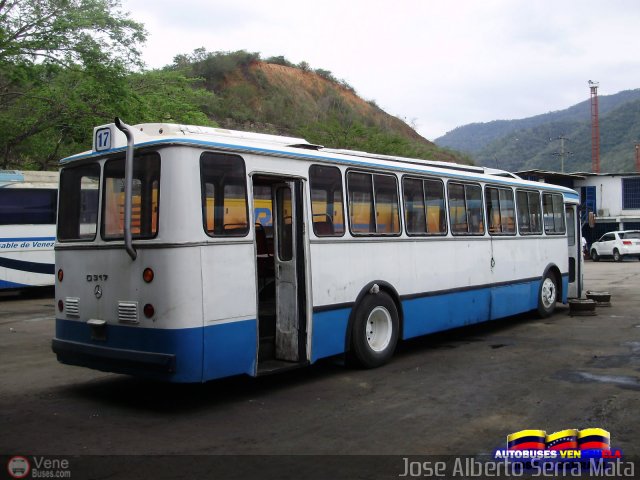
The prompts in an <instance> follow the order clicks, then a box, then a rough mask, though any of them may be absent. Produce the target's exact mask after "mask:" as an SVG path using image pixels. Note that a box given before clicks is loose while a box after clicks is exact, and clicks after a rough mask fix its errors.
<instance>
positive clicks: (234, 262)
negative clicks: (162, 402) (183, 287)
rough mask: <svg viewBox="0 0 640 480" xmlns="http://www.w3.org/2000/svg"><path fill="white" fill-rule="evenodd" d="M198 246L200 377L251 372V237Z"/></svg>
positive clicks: (253, 341)
mask: <svg viewBox="0 0 640 480" xmlns="http://www.w3.org/2000/svg"><path fill="white" fill-rule="evenodd" d="M241 240H242V241H244V243H231V244H213V245H207V246H204V247H200V251H201V255H202V260H201V265H202V299H203V307H202V315H203V317H204V326H205V337H204V342H205V348H204V355H205V358H204V379H205V380H206V379H212V378H220V377H224V376H229V375H235V374H241V373H246V374H249V375H255V371H256V358H257V338H258V333H257V321H256V318H257V315H256V293H255V292H256V284H255V283H256V272H255V264H254V260H253V258H254V247H253V242H248V241H246V239H241Z"/></svg>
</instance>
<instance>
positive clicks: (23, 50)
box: [0, 0, 470, 170]
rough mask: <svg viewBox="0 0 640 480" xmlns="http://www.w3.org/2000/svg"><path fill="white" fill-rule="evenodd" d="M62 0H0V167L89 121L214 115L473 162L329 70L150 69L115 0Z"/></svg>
mask: <svg viewBox="0 0 640 480" xmlns="http://www.w3.org/2000/svg"><path fill="white" fill-rule="evenodd" d="M63 4H64V5H62V4H61V3H60V2H58V1H56V0H33V1H29V2H24V1H18V0H10V1H8V2H0V91H1V92H2V93H1V94H0V169H11V168H17V169H25V170H28V169H38V170H47V169H55V168H57V164H58V160H59V159H60V158H62V157H65V156H68V155H71V154H73V153H77V152H80V151H83V150H88V149H89V148H91V135H92V131H93V127H94V126H95V125H100V124H104V123H110V122H112V121H113V119H114V117H116V116H119V117H121V118H122V119H124V120H125V121H126V122H127V123H129V124H136V123H145V122H174V123H184V124H197V125H210V126H215V125H219V126H223V127H227V128H235V129H240V130H248V131H257V132H268V133H282V134H287V135H294V136H303V137H305V138H306V139H307V140H309V141H310V142H313V143H318V144H323V145H326V146H331V147H337V148H350V149H357V150H368V151H371V152H377V153H382V154H391V155H403V156H412V157H421V158H432V159H435V160H448V161H457V162H467V163H468V162H470V159H469V158H468V157H464V156H463V155H461V154H457V153H454V152H452V151H449V150H447V149H444V148H440V147H437V146H435V144H433V143H431V142H429V141H427V140H426V139H424V138H422V137H421V136H420V135H418V134H417V133H416V132H415V131H414V130H412V129H411V128H410V127H409V126H408V125H406V124H405V123H404V122H402V121H401V120H399V119H397V118H395V117H393V116H390V115H388V114H387V113H385V112H384V111H382V110H381V109H380V108H378V107H377V105H376V104H375V103H374V102H373V101H369V102H366V101H364V100H362V99H361V98H359V97H358V96H357V95H356V93H355V91H354V89H353V88H352V87H351V86H349V85H348V84H346V82H344V81H340V80H338V79H336V78H335V77H334V76H333V75H332V74H331V72H329V71H327V70H322V69H316V70H312V69H311V68H310V66H309V65H308V64H307V63H305V62H301V63H300V64H298V65H292V64H291V63H290V62H288V61H287V60H286V59H285V58H284V57H274V58H270V59H266V60H262V59H261V58H260V55H259V54H257V53H247V52H245V51H238V52H217V53H208V52H207V51H206V50H204V49H198V50H196V51H195V52H193V54H189V55H179V56H177V57H176V58H175V60H174V62H173V64H171V65H168V66H166V67H165V68H162V69H157V70H148V69H145V68H144V65H143V63H142V58H141V54H140V47H141V46H142V44H143V43H144V41H145V37H146V32H145V30H144V25H142V24H141V23H139V22H136V21H135V20H134V19H131V18H130V17H129V14H128V13H126V12H124V11H123V10H122V9H121V4H120V2H119V1H118V0H114V1H109V2H104V1H101V0H69V1H65V2H63ZM61 5H62V6H61ZM42 12H47V14H46V15H44V14H43V13H42Z"/></svg>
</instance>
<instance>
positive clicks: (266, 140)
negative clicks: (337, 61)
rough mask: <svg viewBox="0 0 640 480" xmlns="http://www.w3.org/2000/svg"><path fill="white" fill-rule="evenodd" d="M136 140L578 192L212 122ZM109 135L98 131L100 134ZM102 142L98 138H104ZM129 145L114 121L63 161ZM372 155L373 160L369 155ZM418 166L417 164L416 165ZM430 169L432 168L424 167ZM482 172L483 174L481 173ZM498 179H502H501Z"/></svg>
mask: <svg viewBox="0 0 640 480" xmlns="http://www.w3.org/2000/svg"><path fill="white" fill-rule="evenodd" d="M132 128H133V129H134V130H135V131H136V133H135V145H136V146H148V145H154V144H165V145H168V144H189V145H193V146H209V147H214V148H221V149H224V150H231V151H245V152H254V153H261V154H265V155H269V156H286V157H294V158H298V159H305V160H310V161H327V162H337V163H343V164H348V165H353V166H359V165H360V166H366V167H372V166H376V167H381V168H392V169H393V168H395V169H398V168H401V169H403V170H410V169H411V167H415V166H420V167H426V168H427V169H429V170H430V172H431V173H433V174H442V175H446V176H450V177H458V178H461V177H471V178H475V179H477V180H482V181H490V180H491V178H492V179H493V181H495V182H497V183H505V184H512V185H513V184H514V183H515V184H520V185H523V186H529V187H530V188H545V189H550V190H557V191H562V192H563V193H565V196H567V195H568V196H569V197H575V198H574V199H576V200H577V199H578V197H577V193H576V192H575V191H574V190H571V189H569V188H566V187H561V186H558V185H549V184H542V185H541V184H540V183H539V182H532V181H527V180H523V179H521V178H520V177H519V176H517V175H515V174H513V173H511V172H508V171H506V170H499V169H495V168H487V167H478V166H473V165H463V164H458V163H452V162H441V161H434V160H422V159H417V158H407V157H399V156H393V155H381V154H376V153H368V152H362V151H356V150H344V149H332V148H324V147H322V146H320V145H314V144H311V143H309V142H308V141H307V140H305V139H303V138H296V137H286V136H280V135H269V134H263V133H252V132H242V131H237V130H227V129H222V128H214V127H201V126H196V125H179V124H172V123H143V124H138V125H133V127H132ZM101 133H102V134H105V133H106V136H102V137H100V134H101ZM105 138H107V139H108V141H106V142H105V143H104V144H102V145H100V144H98V143H99V142H100V141H104V139H105ZM126 146H127V140H126V137H125V135H124V133H122V132H121V131H120V130H119V129H118V128H117V127H116V126H115V124H113V123H110V124H106V125H101V126H98V127H95V128H94V134H93V148H92V150H91V151H87V152H83V153H80V154H77V155H73V156H71V157H67V158H64V159H62V160H61V161H60V163H61V165H64V164H67V163H69V162H73V161H76V160H82V159H86V158H90V157H93V156H96V155H102V154H106V153H117V152H122V151H124V149H125V148H126ZM366 160H369V161H366ZM416 170H417V169H416ZM425 173H428V172H425ZM478 176H480V177H478ZM498 179H500V180H498Z"/></svg>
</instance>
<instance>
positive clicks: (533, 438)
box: [507, 430, 547, 450]
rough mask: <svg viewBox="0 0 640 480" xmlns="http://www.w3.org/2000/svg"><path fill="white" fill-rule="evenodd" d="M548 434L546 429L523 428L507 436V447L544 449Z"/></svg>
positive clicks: (511, 448) (513, 448)
mask: <svg viewBox="0 0 640 480" xmlns="http://www.w3.org/2000/svg"><path fill="white" fill-rule="evenodd" d="M546 436H547V432H545V431H544V430H521V431H519V432H515V433H512V434H511V435H508V436H507V449H508V450H544V449H545V438H546Z"/></svg>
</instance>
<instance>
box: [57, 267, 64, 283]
mask: <svg viewBox="0 0 640 480" xmlns="http://www.w3.org/2000/svg"><path fill="white" fill-rule="evenodd" d="M63 278H64V272H63V271H62V269H59V270H58V281H59V282H62V279H63Z"/></svg>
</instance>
